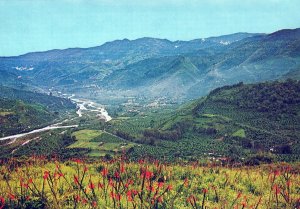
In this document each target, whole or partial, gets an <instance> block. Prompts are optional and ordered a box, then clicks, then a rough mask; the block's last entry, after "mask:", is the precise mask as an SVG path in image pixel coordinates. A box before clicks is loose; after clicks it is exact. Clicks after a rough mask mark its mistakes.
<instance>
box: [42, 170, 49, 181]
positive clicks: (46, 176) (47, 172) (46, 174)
mask: <svg viewBox="0 0 300 209" xmlns="http://www.w3.org/2000/svg"><path fill="white" fill-rule="evenodd" d="M49 176H50V171H44V175H43V178H44V180H46V179H48V178H49Z"/></svg>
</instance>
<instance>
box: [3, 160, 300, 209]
mask: <svg viewBox="0 0 300 209" xmlns="http://www.w3.org/2000/svg"><path fill="white" fill-rule="evenodd" d="M299 171H300V166H299V164H284V163H281V164H270V165H261V166H258V167H244V166H241V165H239V166H233V165H227V166H226V165H222V166H221V165H220V164H219V165H216V164H212V163H206V164H205V165H204V164H200V163H197V162H194V163H184V162H181V163H172V164H166V163H162V162H160V161H158V160H153V161H151V160H139V161H138V162H131V161H129V160H128V159H126V157H125V156H120V157H118V158H114V159H112V160H109V161H108V160H106V161H105V160H97V161H90V160H86V161H85V160H83V159H73V160H69V161H64V162H62V161H58V160H56V159H46V158H44V157H31V158H28V159H26V160H24V159H23V160H21V159H9V160H8V161H1V167H0V208H55V209H58V208H107V209H108V208H119V209H121V208H124V209H125V208H126V209H127V208H133V209H135V208H145V209H146V208H174V209H175V208H178V209H181V208H192V209H200V208H201V209H203V208H207V209H209V208H224V209H226V208H236V209H238V208H240V209H244V208H253V209H258V208H262V209H263V208H268V209H269V208H290V209H294V208H300V178H299V177H300V176H299V175H300V174H299Z"/></svg>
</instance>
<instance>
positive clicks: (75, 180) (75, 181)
mask: <svg viewBox="0 0 300 209" xmlns="http://www.w3.org/2000/svg"><path fill="white" fill-rule="evenodd" d="M74 183H75V184H76V185H79V180H78V176H76V175H74Z"/></svg>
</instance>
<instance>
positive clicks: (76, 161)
mask: <svg viewBox="0 0 300 209" xmlns="http://www.w3.org/2000/svg"><path fill="white" fill-rule="evenodd" d="M74 162H75V163H77V164H79V163H82V161H81V160H80V159H74Z"/></svg>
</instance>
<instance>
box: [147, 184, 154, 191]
mask: <svg viewBox="0 0 300 209" xmlns="http://www.w3.org/2000/svg"><path fill="white" fill-rule="evenodd" d="M147 190H148V191H149V192H150V191H151V192H155V189H154V187H153V186H150V185H147Z"/></svg>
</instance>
